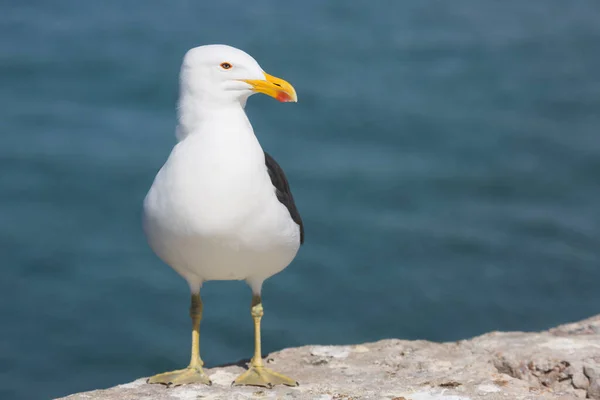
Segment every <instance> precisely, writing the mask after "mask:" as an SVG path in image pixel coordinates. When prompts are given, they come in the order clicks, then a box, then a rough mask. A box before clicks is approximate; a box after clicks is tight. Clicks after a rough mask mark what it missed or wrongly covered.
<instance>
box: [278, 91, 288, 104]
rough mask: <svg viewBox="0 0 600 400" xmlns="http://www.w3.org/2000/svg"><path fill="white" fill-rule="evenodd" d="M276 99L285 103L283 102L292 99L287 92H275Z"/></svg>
mask: <svg viewBox="0 0 600 400" xmlns="http://www.w3.org/2000/svg"><path fill="white" fill-rule="evenodd" d="M276 99H277V100H279V101H280V102H282V103H285V102H288V101H290V100H292V97H291V96H290V95H289V94H287V93H286V92H277V97H276Z"/></svg>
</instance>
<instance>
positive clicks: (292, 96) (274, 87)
mask: <svg viewBox="0 0 600 400" xmlns="http://www.w3.org/2000/svg"><path fill="white" fill-rule="evenodd" d="M265 79H266V80H264V81H263V80H262V79H242V81H243V82H246V83H247V84H249V85H250V86H252V90H254V91H255V92H257V93H264V94H266V95H269V96H271V97H274V98H276V99H277V100H279V101H281V102H287V101H293V102H297V101H298V96H297V95H296V90H294V87H293V86H292V85H290V84H289V83H288V82H286V81H284V80H283V79H279V78H276V77H274V76H273V75H269V74H267V73H266V72H265Z"/></svg>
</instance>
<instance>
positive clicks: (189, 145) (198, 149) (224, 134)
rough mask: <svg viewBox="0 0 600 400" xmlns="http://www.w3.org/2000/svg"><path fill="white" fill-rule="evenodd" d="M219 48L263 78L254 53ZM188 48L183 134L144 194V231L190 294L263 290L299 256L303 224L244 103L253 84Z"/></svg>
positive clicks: (252, 75) (183, 83)
mask: <svg viewBox="0 0 600 400" xmlns="http://www.w3.org/2000/svg"><path fill="white" fill-rule="evenodd" d="M204 47H209V46H204ZM219 47H222V48H219V49H213V51H212V53H218V57H219V58H218V59H217V58H215V61H217V60H219V61H220V60H221V59H223V58H224V57H225V58H226V59H227V61H228V63H231V64H233V65H234V66H236V65H242V66H244V68H243V69H242V70H241V71H234V72H236V73H238V74H241V75H245V76H242V78H246V77H248V78H257V76H260V74H261V73H262V74H263V77H264V72H263V71H262V69H260V67H259V66H258V64H257V63H256V61H254V59H252V58H251V57H250V56H249V55H247V54H246V53H243V52H241V51H240V50H237V49H233V48H229V47H227V46H219ZM198 49H202V48H198ZM214 50H218V51H214ZM192 51H193V50H192ZM192 51H190V53H191V52H192ZM190 53H188V55H186V59H185V60H184V65H183V67H182V73H181V93H180V100H179V126H178V138H179V142H178V143H177V144H176V145H175V147H174V148H173V150H172V152H171V154H170V156H169V158H168V160H167V162H166V163H165V164H164V166H163V167H162V169H161V170H160V171H159V173H158V174H157V176H156V178H155V180H154V182H153V184H152V187H151V189H150V191H149V192H148V194H147V196H146V198H145V200H144V217H143V219H144V230H145V233H146V235H147V237H148V241H149V243H150V246H151V247H152V249H153V250H154V251H155V252H156V254H157V255H158V256H159V257H160V258H161V259H162V260H163V261H164V262H166V263H167V264H168V265H170V266H171V267H172V268H173V269H175V270H176V271H177V272H178V273H179V274H180V275H181V276H183V277H184V278H185V279H186V280H187V282H188V283H189V285H190V289H191V290H192V292H198V291H199V288H200V286H201V285H202V283H203V282H204V281H209V280H246V281H247V282H248V284H249V285H250V286H251V287H252V289H253V291H254V292H255V293H260V289H261V286H262V283H263V281H264V280H265V279H267V278H268V277H270V276H272V275H274V274H276V273H278V272H280V271H281V270H283V269H284V268H285V267H286V266H287V265H289V263H290V262H291V261H292V259H293V258H294V257H295V255H296V253H297V251H298V248H299V246H300V227H299V225H298V224H297V223H296V222H294V220H293V219H292V217H291V216H290V212H289V211H288V209H287V208H286V206H285V205H283V204H282V203H281V202H280V201H279V200H278V198H277V195H276V190H275V187H274V186H273V184H272V182H271V179H270V177H269V172H268V170H267V167H266V166H265V155H264V152H263V150H262V148H261V146H260V144H259V143H258V140H257V138H256V136H255V135H254V131H253V129H252V126H251V125H250V122H249V121H248V118H247V116H246V113H245V111H244V105H245V102H246V99H247V97H248V96H249V95H251V94H252V93H253V92H252V89H251V87H250V85H248V84H247V83H244V82H240V79H235V81H236V82H235V83H232V79H231V78H230V77H229V75H226V74H222V72H223V71H219V70H217V69H214V68H212V64H214V62H213V61H212V59H211V54H212V53H210V52H209V53H207V52H206V51H203V52H198V51H197V52H196V54H191V55H190ZM198 53H201V54H200V55H198ZM207 54H208V56H207ZM206 60H208V61H206ZM205 61H206V65H207V67H206V68H203V67H204V64H203V63H204V62H205ZM207 79H210V82H209V81H207ZM215 80H216V81H218V82H217V83H215V82H214V81H215ZM240 84H241V85H240ZM294 96H295V93H294Z"/></svg>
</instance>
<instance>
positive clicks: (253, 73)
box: [180, 44, 298, 106]
mask: <svg viewBox="0 0 600 400" xmlns="http://www.w3.org/2000/svg"><path fill="white" fill-rule="evenodd" d="M180 80H181V82H180V84H181V95H184V96H190V97H192V98H194V99H196V100H197V101H200V102H202V103H203V104H213V105H228V104H232V103H239V104H241V105H242V106H244V105H245V103H246V100H247V98H248V97H249V96H251V95H253V94H254V93H264V94H267V95H269V96H271V97H274V98H276V99H277V100H279V101H282V102H287V101H293V102H295V101H297V100H298V97H297V96H296V91H295V90H294V88H293V87H292V85H290V84H289V83H288V82H286V81H284V80H283V79H280V78H276V77H274V76H272V75H269V74H267V73H266V72H265V71H263V69H262V68H261V67H260V65H259V64H258V62H256V60H255V59H254V58H252V56H250V55H249V54H247V53H245V52H244V51H242V50H239V49H236V48H235V47H231V46H226V45H220V44H212V45H206V46H199V47H195V48H193V49H191V50H189V51H188V52H187V53H186V55H185V57H184V59H183V65H182V66H181V74H180Z"/></svg>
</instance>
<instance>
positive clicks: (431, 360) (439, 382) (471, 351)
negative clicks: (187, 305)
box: [63, 315, 600, 400]
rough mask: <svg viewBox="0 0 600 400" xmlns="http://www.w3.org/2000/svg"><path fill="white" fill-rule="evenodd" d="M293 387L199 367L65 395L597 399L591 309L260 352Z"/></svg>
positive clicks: (130, 399)
mask: <svg viewBox="0 0 600 400" xmlns="http://www.w3.org/2000/svg"><path fill="white" fill-rule="evenodd" d="M267 362H268V365H269V367H271V368H273V369H275V370H277V371H279V372H282V373H284V374H287V375H289V376H292V377H294V378H295V379H297V380H298V381H299V382H300V386H299V387H294V388H290V387H276V388H274V389H263V388H255V387H231V386H230V384H231V381H233V379H234V378H235V377H236V376H237V375H238V374H240V373H241V372H242V371H243V370H244V369H243V368H242V366H240V365H231V366H226V367H218V368H211V369H207V370H206V372H207V373H208V374H209V376H210V377H211V379H212V381H213V385H212V386H202V385H190V386H179V387H175V388H167V387H165V386H161V385H149V384H146V383H145V382H146V379H145V378H141V379H138V380H136V381H134V382H131V383H127V384H124V385H119V386H116V387H113V388H110V389H106V390H95V391H91V392H86V393H78V394H74V395H71V396H68V397H64V398H63V399H69V400H80V399H87V400H90V399H91V400H100V399H102V400H113V399H120V400H137V399H158V400H163V399H164V400H167V399H168V400H196V399H319V400H350V399H388V400H475V399H486V400H496V399H503V400H504V399H509V400H517V399H564V400H566V399H577V398H586V397H587V398H591V399H600V315H598V316H595V317H592V318H589V319H587V320H584V321H581V322H577V323H573V324H567V325H562V326H559V327H557V328H554V329H551V330H549V331H547V332H540V333H523V332H492V333H488V334H485V335H483V336H479V337H476V338H474V339H470V340H462V341H459V342H453V343H432V342H427V341H406V340H398V339H389V340H382V341H379V342H375V343H368V344H361V345H356V346H305V347H299V348H293V349H285V350H282V351H279V352H277V353H273V354H271V355H269V357H268V358H267Z"/></svg>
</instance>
